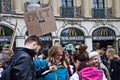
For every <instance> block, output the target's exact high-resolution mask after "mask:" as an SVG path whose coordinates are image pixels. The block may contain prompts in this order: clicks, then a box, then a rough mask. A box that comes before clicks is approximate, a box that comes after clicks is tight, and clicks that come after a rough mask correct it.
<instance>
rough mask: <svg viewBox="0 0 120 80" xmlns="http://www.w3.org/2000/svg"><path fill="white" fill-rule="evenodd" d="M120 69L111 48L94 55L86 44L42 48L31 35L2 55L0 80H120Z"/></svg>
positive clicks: (39, 42) (119, 59) (117, 57)
mask: <svg viewBox="0 0 120 80" xmlns="http://www.w3.org/2000/svg"><path fill="white" fill-rule="evenodd" d="M8 68H10V71H9V73H10V74H9V79H8V77H7V74H8V73H7V72H5V70H6V69H8ZM118 68H119V69H120V57H119V55H118V54H117V53H116V51H115V49H114V48H113V47H112V46H111V45H108V46H107V47H106V48H98V49H97V50H95V51H91V52H87V45H85V44H83V43H76V44H69V46H68V45H67V46H66V47H62V46H61V45H60V44H57V45H53V46H52V47H50V48H42V43H41V41H40V40H39V38H38V37H37V36H35V35H31V36H29V37H28V38H27V39H26V40H25V43H24V47H18V48H16V49H15V50H11V49H9V48H4V49H3V50H2V51H1V52H0V80H120V71H119V69H118ZM3 74H5V75H6V76H5V77H4V76H3Z"/></svg>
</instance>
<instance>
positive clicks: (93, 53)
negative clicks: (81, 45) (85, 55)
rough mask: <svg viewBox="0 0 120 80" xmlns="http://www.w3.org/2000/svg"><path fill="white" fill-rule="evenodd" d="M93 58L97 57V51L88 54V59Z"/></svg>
mask: <svg viewBox="0 0 120 80" xmlns="http://www.w3.org/2000/svg"><path fill="white" fill-rule="evenodd" d="M94 56H99V54H98V53H97V51H93V52H90V53H89V58H92V57H94Z"/></svg>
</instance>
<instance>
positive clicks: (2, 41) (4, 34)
mask: <svg viewBox="0 0 120 80" xmlns="http://www.w3.org/2000/svg"><path fill="white" fill-rule="evenodd" d="M12 34H13V30H12V29H10V28H9V27H6V26H4V25H0V50H1V49H2V48H3V47H4V46H5V45H6V44H10V42H11V37H12ZM14 46H15V44H14ZM8 47H9V46H8Z"/></svg>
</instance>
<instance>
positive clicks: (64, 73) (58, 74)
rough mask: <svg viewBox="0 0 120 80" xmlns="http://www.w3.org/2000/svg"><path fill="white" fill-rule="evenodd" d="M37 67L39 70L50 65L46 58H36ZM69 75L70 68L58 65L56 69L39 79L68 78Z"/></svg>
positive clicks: (62, 79)
mask: <svg viewBox="0 0 120 80" xmlns="http://www.w3.org/2000/svg"><path fill="white" fill-rule="evenodd" d="M34 65H35V69H36V70H39V69H41V68H45V67H47V66H48V62H47V61H46V60H34ZM68 77H69V74H68V70H67V68H66V67H58V68H57V70H56V71H53V72H49V73H48V74H46V75H45V76H43V77H42V78H39V79H38V80H67V78H68Z"/></svg>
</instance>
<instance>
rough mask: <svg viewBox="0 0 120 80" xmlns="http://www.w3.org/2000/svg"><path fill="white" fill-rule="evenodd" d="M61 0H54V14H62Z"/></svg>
mask: <svg viewBox="0 0 120 80" xmlns="http://www.w3.org/2000/svg"><path fill="white" fill-rule="evenodd" d="M61 5H62V4H61V1H60V0H53V1H52V8H53V13H54V16H60V6H61Z"/></svg>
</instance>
